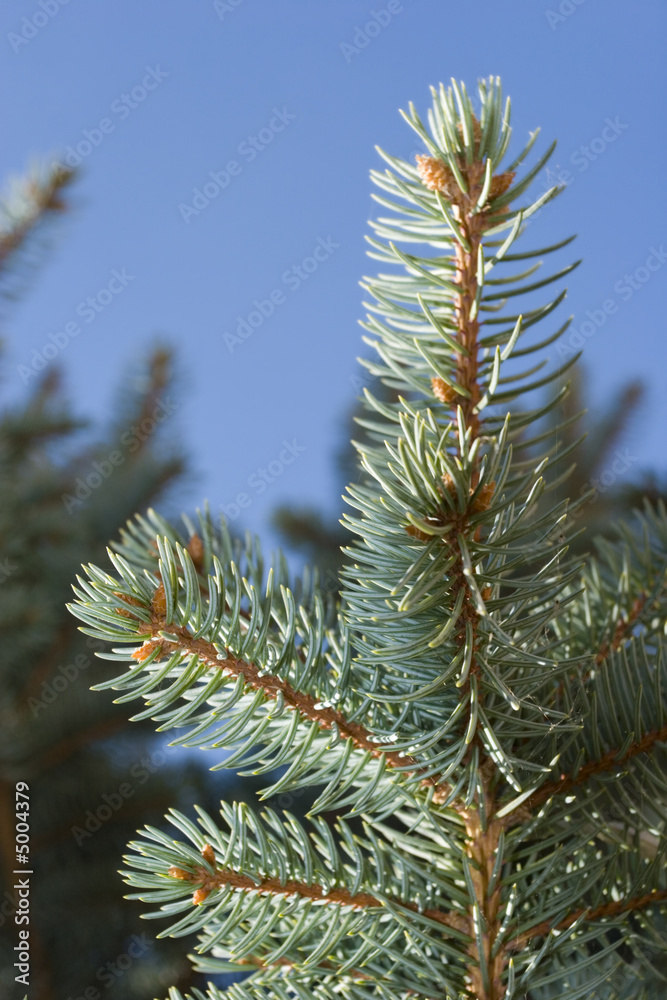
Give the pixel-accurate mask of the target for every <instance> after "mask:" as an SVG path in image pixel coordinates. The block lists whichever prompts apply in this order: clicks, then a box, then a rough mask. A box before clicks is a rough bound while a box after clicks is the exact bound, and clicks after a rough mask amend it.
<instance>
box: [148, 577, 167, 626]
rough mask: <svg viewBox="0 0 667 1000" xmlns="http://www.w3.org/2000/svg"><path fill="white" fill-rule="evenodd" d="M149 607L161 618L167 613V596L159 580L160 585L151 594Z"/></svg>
mask: <svg viewBox="0 0 667 1000" xmlns="http://www.w3.org/2000/svg"><path fill="white" fill-rule="evenodd" d="M151 607H152V608H153V611H154V612H155V614H156V615H158V616H159V617H160V618H162V617H163V616H164V615H166V613H167V597H166V594H165V592H164V584H163V583H162V581H160V586H159V587H158V588H157V590H156V591H155V593H154V594H153V600H152V601H151Z"/></svg>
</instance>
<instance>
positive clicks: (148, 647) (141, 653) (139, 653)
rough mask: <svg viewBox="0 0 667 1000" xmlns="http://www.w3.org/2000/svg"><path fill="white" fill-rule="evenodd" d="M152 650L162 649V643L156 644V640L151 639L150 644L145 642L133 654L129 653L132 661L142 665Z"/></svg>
mask: <svg viewBox="0 0 667 1000" xmlns="http://www.w3.org/2000/svg"><path fill="white" fill-rule="evenodd" d="M154 649H159V650H162V649H163V646H162V643H161V642H158V641H157V639H151V640H150V642H145V643H144V644H143V646H141V647H140V648H139V649H135V651H134V652H133V653H130V656H131V657H132V659H133V660H138V661H139V663H143V661H144V660H147V659H148V657H149V656H150V655H151V653H152V652H153V650H154Z"/></svg>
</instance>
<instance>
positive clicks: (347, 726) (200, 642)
mask: <svg viewBox="0 0 667 1000" xmlns="http://www.w3.org/2000/svg"><path fill="white" fill-rule="evenodd" d="M156 594H157V595H158V603H159V601H160V599H161V595H160V591H159V590H158V591H156ZM150 625H151V630H152V632H153V635H154V637H153V638H151V639H150V640H148V641H147V642H145V643H144V645H143V646H142V647H141V648H140V649H139V650H137V651H136V652H135V653H134V654H133V656H134V657H135V659H138V660H142V659H144V658H146V657H148V656H150V655H151V654H154V653H156V652H157V653H158V658H159V659H162V658H167V657H169V656H170V655H171V654H172V653H174V652H178V651H181V652H184V653H186V654H187V655H188V656H192V657H196V658H197V659H198V660H199V662H201V663H205V664H206V665H207V666H208V667H209V668H213V669H215V670H219V671H222V672H223V673H227V674H229V675H230V676H232V677H240V676H242V677H243V679H244V682H245V684H246V685H247V687H249V688H251V689H253V690H255V691H262V692H263V693H264V695H265V696H266V697H267V698H270V699H272V700H274V701H277V700H278V699H280V700H281V701H282V702H284V704H285V705H286V706H287V707H288V708H291V709H293V710H294V711H297V712H298V713H299V714H300V715H301V716H302V717H303V718H304V719H309V720H310V721H311V722H315V723H317V725H318V726H320V727H321V728H322V729H326V730H332V729H334V728H336V729H337V730H338V732H339V733H340V734H341V736H343V737H344V738H345V739H348V740H350V742H351V743H352V744H353V746H354V747H355V748H356V749H357V750H363V751H365V752H366V753H369V754H370V755H371V756H372V757H376V758H382V759H383V760H385V761H386V763H387V764H388V765H389V766H390V767H394V768H400V769H401V770H402V771H407V772H408V774H416V775H419V774H420V773H421V772H422V771H423V770H424V768H422V767H421V766H420V764H419V761H417V760H416V759H415V758H414V757H410V756H409V755H404V754H401V753H398V752H394V751H392V750H388V749H387V748H386V747H383V746H382V745H380V744H378V742H377V740H375V739H373V734H372V733H371V732H370V730H368V729H366V728H365V727H364V726H362V725H360V723H358V722H351V721H350V720H349V719H347V718H346V717H345V716H344V715H343V713H342V712H339V711H337V710H336V709H334V708H331V707H327V706H322V705H320V704H318V701H317V699H315V698H314V697H313V696H312V695H309V694H307V693H306V692H303V691H299V690H297V689H296V688H294V687H292V685H291V684H290V683H289V682H288V681H286V680H283V679H282V678H281V677H278V676H276V675H275V674H269V673H266V672H264V671H262V670H261V668H260V667H258V666H257V664H255V663H251V662H249V661H247V660H242V659H237V658H236V657H235V656H233V655H232V654H231V652H230V651H229V650H227V651H226V652H227V656H226V658H225V659H224V660H221V658H220V654H219V653H218V650H217V649H216V647H215V645H214V644H213V643H211V642H207V641H206V640H205V639H193V638H192V636H191V635H190V633H189V632H188V630H187V628H185V627H184V626H177V625H174V624H173V623H169V622H168V621H167V620H166V619H165V618H164V617H160V616H159V615H155V614H153V616H152V617H151V621H150ZM162 632H166V633H168V634H169V635H171V636H174V637H175V639H176V640H177V641H168V640H165V639H163V638H162V637H161V635H160V633H162ZM411 769H412V770H411ZM424 783H425V784H427V785H429V786H431V785H434V786H437V787H438V795H439V796H440V797H441V798H444V797H446V795H447V794H448V789H449V786H447V785H444V786H441V787H440V786H439V783H438V777H437V775H436V776H429V777H427V778H425V779H424Z"/></svg>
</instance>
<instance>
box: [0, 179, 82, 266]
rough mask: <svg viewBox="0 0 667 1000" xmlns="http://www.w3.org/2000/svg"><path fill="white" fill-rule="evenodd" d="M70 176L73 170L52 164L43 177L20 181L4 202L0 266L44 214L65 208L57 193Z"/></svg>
mask: <svg viewBox="0 0 667 1000" xmlns="http://www.w3.org/2000/svg"><path fill="white" fill-rule="evenodd" d="M73 176H74V171H73V170H71V169H69V168H67V167H62V166H60V165H59V166H56V167H54V168H52V169H51V170H50V171H49V172H48V173H47V174H46V176H45V177H44V178H40V177H36V176H33V177H29V178H28V179H27V180H24V181H22V182H21V184H20V186H18V187H17V189H16V190H15V191H13V192H12V194H11V196H10V198H9V199H8V200H7V201H5V202H4V204H3V205H2V209H3V213H4V220H3V224H2V225H1V226H0V269H2V268H4V267H5V266H6V263H7V260H8V259H9V258H10V257H11V255H12V254H13V253H15V252H16V251H17V250H18V249H19V247H21V246H22V245H23V244H24V243H25V241H26V239H27V238H28V236H29V235H30V233H31V232H32V231H33V230H34V229H35V227H36V226H37V225H38V224H39V223H40V222H41V221H42V220H43V219H44V217H45V216H46V215H47V214H49V213H56V212H63V211H64V210H65V203H64V201H63V200H62V198H61V192H62V189H63V188H64V187H65V186H66V185H67V184H69V183H70V181H71V180H72V178H73Z"/></svg>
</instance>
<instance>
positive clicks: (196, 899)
mask: <svg viewBox="0 0 667 1000" xmlns="http://www.w3.org/2000/svg"><path fill="white" fill-rule="evenodd" d="M210 895H211V890H210V889H197V891H196V892H194V893H193V894H192V902H193V903H194V904H195V906H199V905H200V904H201V903H203V902H204V900H206V899H208V897H209V896H210Z"/></svg>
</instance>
